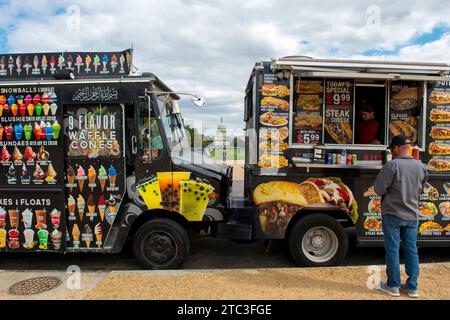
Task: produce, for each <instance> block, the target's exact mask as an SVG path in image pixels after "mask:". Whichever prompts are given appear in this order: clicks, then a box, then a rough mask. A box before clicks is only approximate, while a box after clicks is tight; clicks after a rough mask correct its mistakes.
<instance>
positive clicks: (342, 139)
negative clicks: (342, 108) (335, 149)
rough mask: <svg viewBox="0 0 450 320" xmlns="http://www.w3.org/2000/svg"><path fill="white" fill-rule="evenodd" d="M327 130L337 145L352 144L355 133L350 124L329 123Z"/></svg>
mask: <svg viewBox="0 0 450 320" xmlns="http://www.w3.org/2000/svg"><path fill="white" fill-rule="evenodd" d="M325 129H326V130H327V132H328V134H329V135H330V136H331V137H332V138H333V140H334V141H335V142H336V143H339V144H348V143H351V142H352V138H353V132H352V128H351V127H350V124H349V123H348V122H342V123H328V124H326V125H325Z"/></svg>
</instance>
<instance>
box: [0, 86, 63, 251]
mask: <svg viewBox="0 0 450 320" xmlns="http://www.w3.org/2000/svg"><path fill="white" fill-rule="evenodd" d="M58 100H59V99H58V95H57V93H56V92H55V88H54V87H37V86H27V87H2V88H0V148H1V160H0V192H1V195H2V196H1V197H0V250H7V251H29V250H33V251H37V250H49V251H61V250H63V249H64V243H65V242H64V237H63V236H64V234H65V218H64V215H62V210H63V208H64V202H63V201H62V200H61V191H62V186H63V183H64V182H63V166H64V164H63V159H62V153H61V146H62V138H61V136H62V134H61V125H60V123H61V122H62V109H61V107H60V105H59V102H58Z"/></svg>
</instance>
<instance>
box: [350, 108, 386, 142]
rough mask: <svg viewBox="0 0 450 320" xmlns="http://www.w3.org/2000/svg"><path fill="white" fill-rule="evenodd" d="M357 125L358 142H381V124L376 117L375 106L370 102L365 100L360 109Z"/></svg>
mask: <svg viewBox="0 0 450 320" xmlns="http://www.w3.org/2000/svg"><path fill="white" fill-rule="evenodd" d="M359 116H360V118H359V120H358V123H357V125H356V143H357V144H381V125H380V123H379V122H378V120H377V119H376V114H375V107H374V106H373V104H371V103H370V102H367V101H365V102H363V105H362V107H361V109H360V110H359Z"/></svg>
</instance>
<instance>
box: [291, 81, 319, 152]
mask: <svg viewBox="0 0 450 320" xmlns="http://www.w3.org/2000/svg"><path fill="white" fill-rule="evenodd" d="M323 91H324V90H323V80H321V79H319V80H317V79H303V78H302V79H297V80H296V81H295V94H294V107H293V108H294V123H293V126H292V128H293V131H292V143H298V144H319V143H321V142H322V132H323V130H322V117H323Z"/></svg>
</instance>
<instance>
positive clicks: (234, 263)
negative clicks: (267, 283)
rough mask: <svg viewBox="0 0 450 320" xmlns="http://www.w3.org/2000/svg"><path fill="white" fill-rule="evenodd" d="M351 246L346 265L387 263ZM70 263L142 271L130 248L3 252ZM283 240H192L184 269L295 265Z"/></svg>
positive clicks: (427, 258)
mask: <svg viewBox="0 0 450 320" xmlns="http://www.w3.org/2000/svg"><path fill="white" fill-rule="evenodd" d="M349 236H350V248H349V252H348V255H347V259H346V260H345V263H344V265H347V266H358V265H372V264H383V262H384V249H382V248H357V247H356V244H355V243H356V239H355V236H354V232H352V230H349ZM420 261H421V262H422V263H425V262H450V250H449V249H448V248H422V249H420ZM69 265H78V266H80V268H81V269H82V270H86V271H87V270H92V271H94V270H138V269H140V266H139V265H138V264H137V263H136V262H135V261H134V259H133V255H132V253H131V250H130V248H129V246H128V247H126V248H125V250H124V251H123V252H122V253H120V254H114V255H106V254H105V255H104V254H67V255H59V254H50V253H48V254H34V253H24V254H19V253H8V254H5V255H2V259H1V261H0V270H1V269H3V270H10V271H12V270H23V271H37V270H61V271H63V270H65V269H66V268H67V267H68V266H69ZM295 266H296V265H295V264H294V262H293V261H292V259H291V258H290V256H289V253H288V252H287V250H286V247H285V245H284V242H283V241H276V242H273V244H272V247H271V251H270V252H268V253H267V252H266V251H265V247H264V242H263V241H257V242H253V243H247V244H238V243H235V242H231V241H227V240H218V239H213V238H209V237H203V238H196V239H194V240H193V241H192V245H191V254H190V256H189V258H188V260H187V261H186V263H185V265H184V269H232V268H265V267H268V268H274V267H287V268H289V267H295Z"/></svg>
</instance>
